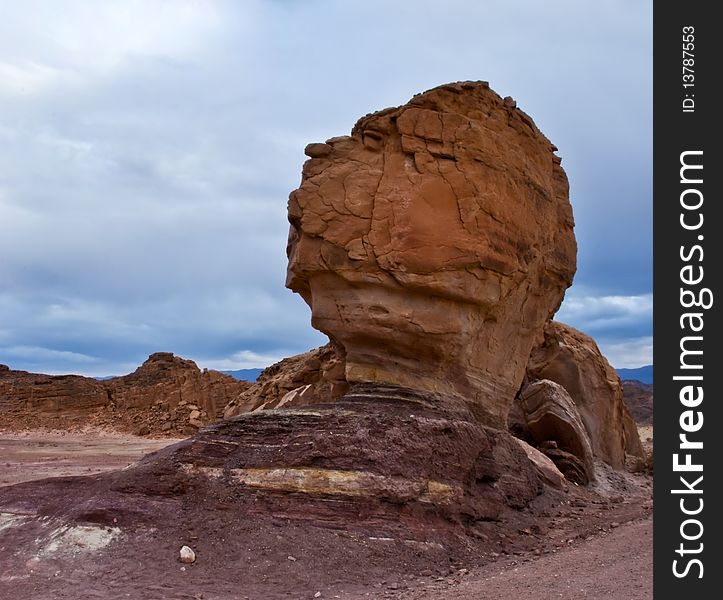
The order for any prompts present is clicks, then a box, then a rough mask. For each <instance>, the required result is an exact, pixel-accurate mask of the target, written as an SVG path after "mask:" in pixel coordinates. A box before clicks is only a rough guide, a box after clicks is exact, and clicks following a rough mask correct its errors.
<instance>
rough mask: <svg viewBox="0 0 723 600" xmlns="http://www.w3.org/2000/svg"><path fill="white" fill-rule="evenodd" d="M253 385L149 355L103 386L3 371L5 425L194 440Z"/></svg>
mask: <svg viewBox="0 0 723 600" xmlns="http://www.w3.org/2000/svg"><path fill="white" fill-rule="evenodd" d="M249 385H250V384H249V383H248V382H246V381H238V380H236V379H235V378H233V377H231V376H230V375H225V374H223V373H221V372H219V371H211V370H207V369H203V370H201V369H199V368H198V366H197V365H196V363H194V362H193V361H191V360H186V359H183V358H180V357H178V356H174V355H173V354H172V353H170V352H157V353H155V354H151V355H150V356H149V357H148V360H146V361H145V362H144V363H143V364H142V365H141V366H140V367H138V369H136V370H135V371H134V372H133V373H131V374H129V375H124V376H122V377H112V378H110V379H106V380H102V381H99V380H97V379H94V378H90V377H81V376H79V375H43V374H38V373H28V372H26V371H14V370H11V369H10V368H9V367H7V366H5V365H0V427H6V428H12V429H18V428H19V429H24V428H31V427H48V428H54V429H67V428H72V427H81V426H84V425H98V426H101V427H109V428H112V429H114V430H118V431H128V432H132V433H136V434H141V435H146V434H151V433H156V434H166V435H178V434H184V435H188V434H191V433H193V432H194V431H195V430H196V429H197V428H198V427H200V426H202V425H204V424H208V423H212V422H214V421H216V420H217V419H218V418H219V417H220V416H221V414H222V413H223V408H224V407H225V406H226V404H228V403H229V402H230V401H231V400H232V399H233V398H235V397H236V396H237V395H238V394H240V393H241V392H243V391H244V390H245V389H247V388H248V387H249Z"/></svg>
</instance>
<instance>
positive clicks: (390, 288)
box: [287, 82, 576, 428]
mask: <svg viewBox="0 0 723 600" xmlns="http://www.w3.org/2000/svg"><path fill="white" fill-rule="evenodd" d="M554 151H555V147H554V146H553V145H552V144H551V143H550V142H549V140H547V138H546V137H545V136H544V135H543V134H542V133H540V131H539V130H538V129H537V127H536V126H535V124H534V123H533V121H532V119H530V117H528V116H527V115H526V114H525V113H523V112H522V111H521V110H519V109H518V108H516V105H515V103H514V101H512V100H511V99H509V98H506V99H503V98H501V97H500V96H498V95H497V94H495V93H494V92H493V91H491V90H490V89H489V87H488V86H487V84H486V83H484V82H466V83H456V84H449V85H444V86H441V87H438V88H435V89H432V90H430V91H428V92H425V93H423V94H419V95H417V96H415V97H414V98H412V100H410V101H409V102H408V103H407V104H405V105H403V106H400V107H397V108H392V109H386V110H383V111H380V112H377V113H373V114H371V115H367V116H366V117H363V118H362V119H360V120H359V121H358V122H357V124H356V125H355V126H354V128H353V130H352V132H351V135H350V136H343V137H337V138H332V139H330V140H327V142H326V143H325V144H311V145H310V146H307V149H306V153H307V155H308V156H309V157H310V160H308V161H307V162H306V163H305V164H304V169H303V176H302V182H301V186H300V187H299V189H297V190H296V191H294V192H292V194H291V196H290V199H289V221H290V223H291V229H290V234H289V245H288V248H287V253H288V256H289V267H288V277H287V287H289V288H291V289H292V290H293V291H295V292H298V293H299V294H301V296H302V297H303V298H304V300H305V301H306V302H307V303H308V304H309V306H310V307H311V312H312V324H313V325H314V326H315V327H316V328H317V329H320V330H321V331H323V332H324V333H326V334H328V335H329V337H330V338H331V339H333V340H335V341H336V342H338V343H339V344H340V346H342V347H343V349H344V351H345V354H346V379H347V380H348V382H349V383H357V382H376V383H386V384H394V385H399V386H403V387H406V388H411V389H416V390H426V391H430V392H435V393H442V394H446V395H448V396H455V397H457V398H459V399H460V400H463V401H465V402H467V403H468V405H469V407H470V409H471V410H472V411H473V413H474V414H475V415H476V417H477V419H479V420H480V421H481V422H483V423H486V424H488V425H492V426H494V427H498V428H502V427H504V425H505V420H506V416H507V411H508V408H509V405H510V403H511V402H512V399H513V397H514V395H515V393H516V392H517V391H518V389H519V387H520V384H521V382H522V379H523V376H524V373H525V367H526V364H527V357H528V356H529V352H530V350H531V349H532V346H533V343H534V340H535V338H536V337H537V336H539V333H540V330H541V329H542V327H543V325H544V323H545V322H546V321H547V320H548V319H549V318H550V317H551V315H552V314H553V313H554V311H555V310H556V309H557V307H558V306H559V304H560V302H561V300H562V297H563V294H564V291H565V289H566V288H567V287H568V286H569V285H570V283H571V281H572V276H573V274H574V272H575V253H576V245H575V239H574V235H573V218H572V210H571V207H570V203H569V201H568V184H567V178H566V176H565V173H564V172H563V170H562V168H561V167H560V159H559V158H558V157H556V156H555V155H554V153H553V152H554Z"/></svg>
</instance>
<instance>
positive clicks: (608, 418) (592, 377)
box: [527, 321, 642, 469]
mask: <svg viewBox="0 0 723 600" xmlns="http://www.w3.org/2000/svg"><path fill="white" fill-rule="evenodd" d="M543 337H544V339H543V341H542V342H541V343H540V344H539V345H538V346H536V347H535V348H534V349H533V351H532V353H531V355H530V360H529V363H528V366H527V376H528V378H529V379H530V380H535V379H549V380H551V381H554V382H555V383H558V384H559V385H561V386H562V387H564V388H565V390H566V391H567V393H568V394H569V395H570V397H571V398H572V400H573V402H574V403H575V406H576V407H577V410H578V411H579V413H580V417H581V418H582V422H583V424H584V425H585V429H586V430H587V432H588V435H589V437H590V442H591V445H592V450H593V453H594V455H595V456H597V457H599V458H600V459H602V460H603V461H605V462H606V463H608V464H609V465H611V466H613V467H615V468H618V469H619V468H622V467H623V466H624V464H625V453H626V451H627V452H628V453H631V454H635V455H637V456H642V447H641V446H640V439H639V438H638V434H637V430H636V429H634V428H632V427H631V425H630V423H628V426H627V427H626V425H625V422H626V421H627V420H628V418H629V417H626V416H625V415H626V413H627V409H626V408H625V405H624V403H623V394H622V386H621V384H620V378H619V377H618V375H617V373H616V372H615V369H613V368H612V367H611V366H610V364H609V363H608V361H607V359H606V358H605V357H604V356H603V355H602V353H601V352H600V350H599V348H598V347H597V344H596V343H595V341H594V340H593V339H592V338H591V337H590V336H588V335H585V334H584V333H582V332H580V331H578V330H576V329H574V328H572V327H570V326H569V325H565V324H564V323H559V322H557V321H551V322H550V323H548V324H547V325H546V326H545V330H544V336H543Z"/></svg>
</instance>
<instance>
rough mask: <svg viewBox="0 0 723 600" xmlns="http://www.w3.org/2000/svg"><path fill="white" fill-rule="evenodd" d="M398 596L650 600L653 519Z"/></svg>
mask: <svg viewBox="0 0 723 600" xmlns="http://www.w3.org/2000/svg"><path fill="white" fill-rule="evenodd" d="M393 597H394V598H399V599H400V600H401V599H403V600H417V599H420V600H421V599H424V600H449V599H450V598H454V599H455V600H497V599H499V598H510V599H514V600H528V599H529V600H541V599H545V600H548V599H549V600H553V599H561V600H578V599H580V598H586V599H589V600H617V599H622V598H629V599H631V600H646V599H648V598H652V597H653V520H652V518H647V519H645V520H643V521H638V522H633V523H628V524H625V525H623V526H621V527H618V528H616V529H614V530H613V531H612V532H610V533H607V534H600V535H598V536H596V537H594V538H592V539H590V540H586V541H585V542H583V543H581V544H579V545H577V546H574V547H571V548H569V549H565V550H562V551H560V552H557V553H555V554H548V555H544V556H541V557H537V558H532V559H528V560H525V561H518V560H505V561H500V562H495V563H491V564H488V565H485V566H484V567H482V568H480V569H475V570H472V571H470V572H468V573H465V574H463V575H458V576H456V577H455V578H454V579H453V581H444V582H439V583H438V584H430V585H428V586H425V587H423V588H421V589H416V590H413V591H412V590H410V591H405V592H403V593H401V594H398V595H395V596H393Z"/></svg>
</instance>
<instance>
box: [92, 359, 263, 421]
mask: <svg viewBox="0 0 723 600" xmlns="http://www.w3.org/2000/svg"><path fill="white" fill-rule="evenodd" d="M103 385H104V386H105V388H106V389H107V390H108V392H109V394H110V397H111V400H112V402H113V404H115V405H116V406H117V407H119V408H121V409H127V408H138V407H143V406H151V405H153V404H155V403H159V404H161V403H162V404H165V405H166V406H167V407H169V408H175V407H176V406H178V405H179V404H181V403H183V404H186V405H188V404H193V405H194V406H196V408H197V410H198V413H199V414H198V415H194V419H195V420H197V421H198V422H199V424H200V423H210V422H213V421H215V420H216V419H217V418H218V417H219V416H220V415H221V414H222V412H223V409H224V407H225V406H226V404H227V403H228V402H229V401H231V399H233V398H235V397H236V396H237V395H238V394H239V393H241V392H243V391H244V390H245V389H246V388H248V387H249V384H248V383H246V382H243V381H238V380H236V379H234V378H233V377H231V376H230V375H224V374H223V373H220V372H218V371H209V370H208V369H204V370H203V371H201V370H200V369H199V368H198V366H197V365H196V363H195V362H193V361H192V360H188V359H184V358H180V357H178V356H174V355H173V353H171V352H156V353H155V354H151V355H150V356H149V357H148V360H146V361H145V362H144V363H143V364H142V365H141V366H140V367H138V368H137V369H136V370H135V371H134V372H133V373H131V374H129V375H124V376H123V377H114V378H113V379H108V380H107V381H104V382H103Z"/></svg>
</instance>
